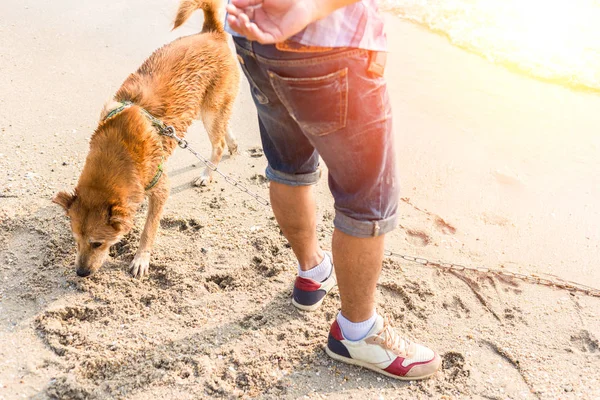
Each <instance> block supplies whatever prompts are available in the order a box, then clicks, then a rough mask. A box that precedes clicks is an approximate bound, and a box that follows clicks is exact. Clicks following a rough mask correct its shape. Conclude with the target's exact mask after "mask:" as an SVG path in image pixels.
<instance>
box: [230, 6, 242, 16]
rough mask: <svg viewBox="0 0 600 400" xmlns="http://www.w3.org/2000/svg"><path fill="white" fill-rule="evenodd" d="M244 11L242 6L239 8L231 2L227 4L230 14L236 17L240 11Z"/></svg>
mask: <svg viewBox="0 0 600 400" xmlns="http://www.w3.org/2000/svg"><path fill="white" fill-rule="evenodd" d="M241 12H242V10H241V9H240V8H237V7H236V6H234V5H231V4H227V13H228V14H230V15H235V16H236V17H237V16H238V15H240V13H241Z"/></svg>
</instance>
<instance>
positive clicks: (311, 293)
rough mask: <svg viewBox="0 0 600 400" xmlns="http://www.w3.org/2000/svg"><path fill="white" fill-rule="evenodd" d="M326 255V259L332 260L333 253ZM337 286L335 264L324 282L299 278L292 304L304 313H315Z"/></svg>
mask: <svg viewBox="0 0 600 400" xmlns="http://www.w3.org/2000/svg"><path fill="white" fill-rule="evenodd" d="M325 253H326V254H325V257H329V258H330V259H331V253H327V252H325ZM335 285H337V280H336V279H335V272H334V269H333V263H332V264H331V273H330V274H329V276H328V277H327V279H325V280H324V281H323V282H317V281H315V280H314V279H309V278H302V277H301V276H297V277H296V282H294V291H293V293H292V304H293V305H294V306H295V307H296V308H298V309H300V310H302V311H315V310H316V309H317V308H319V306H320V305H321V303H322V302H323V299H324V298H325V296H326V295H327V293H329V292H330V291H331V289H333V288H334V287H335Z"/></svg>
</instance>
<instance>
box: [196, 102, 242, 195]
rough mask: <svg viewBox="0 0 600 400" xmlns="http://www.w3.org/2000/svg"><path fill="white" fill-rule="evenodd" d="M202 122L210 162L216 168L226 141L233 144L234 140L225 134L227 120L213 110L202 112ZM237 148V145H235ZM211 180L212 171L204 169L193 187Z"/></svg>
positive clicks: (207, 168) (204, 184)
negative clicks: (208, 144) (230, 141)
mask: <svg viewBox="0 0 600 400" xmlns="http://www.w3.org/2000/svg"><path fill="white" fill-rule="evenodd" d="M202 122H203V123H204V128H205V129H206V132H208V137H209V139H210V142H211V144H212V154H211V157H210V162H211V163H212V164H213V165H214V166H215V167H216V166H217V165H218V164H219V162H220V161H221V158H222V157H223V152H224V151H225V144H226V142H227V141H228V140H232V144H234V143H235V139H234V138H233V136H232V135H229V134H228V132H227V129H228V128H227V120H226V119H225V118H223V115H222V114H219V112H218V111H214V110H210V111H208V110H206V111H205V110H202ZM235 147H236V148H237V144H236V145H235ZM211 180H212V170H211V169H210V168H209V167H206V168H205V169H204V172H202V175H200V176H199V177H198V178H197V179H196V180H195V181H194V185H195V186H206V185H207V184H208V183H210V181H211Z"/></svg>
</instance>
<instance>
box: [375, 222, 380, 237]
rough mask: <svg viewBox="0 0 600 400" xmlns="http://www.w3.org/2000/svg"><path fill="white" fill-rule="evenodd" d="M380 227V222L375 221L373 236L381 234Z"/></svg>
mask: <svg viewBox="0 0 600 400" xmlns="http://www.w3.org/2000/svg"><path fill="white" fill-rule="evenodd" d="M380 229H381V228H380V227H379V222H378V221H375V222H373V237H377V236H379V230H380Z"/></svg>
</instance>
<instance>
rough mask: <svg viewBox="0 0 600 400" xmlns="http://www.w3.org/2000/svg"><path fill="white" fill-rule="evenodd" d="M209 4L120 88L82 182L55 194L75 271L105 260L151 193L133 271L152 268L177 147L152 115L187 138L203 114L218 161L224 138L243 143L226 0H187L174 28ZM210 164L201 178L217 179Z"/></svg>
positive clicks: (90, 269)
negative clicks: (196, 28) (233, 122)
mask: <svg viewBox="0 0 600 400" xmlns="http://www.w3.org/2000/svg"><path fill="white" fill-rule="evenodd" d="M199 9H201V10H203V12H204V23H203V26H202V32H200V33H198V34H195V35H191V36H186V37H182V38H179V39H177V40H175V41H173V42H171V43H169V44H167V45H165V46H164V47H162V48H159V49H158V50H156V51H155V52H154V53H153V54H152V55H151V56H150V57H149V58H148V59H147V60H146V61H145V62H144V63H143V64H142V66H141V67H140V68H139V69H138V70H137V71H136V72H135V73H133V74H131V75H130V76H129V77H128V78H127V79H126V80H125V82H124V83H123V85H122V86H121V87H120V89H119V90H118V91H117V93H116V95H115V96H114V99H113V100H111V101H110V102H108V103H107V104H106V105H105V106H104V109H103V110H102V112H101V115H100V122H99V124H98V127H97V128H96V130H95V132H94V134H93V135H92V138H91V140H90V150H89V153H88V155H87V159H86V161H85V165H84V167H83V171H82V173H81V176H80V178H79V181H78V183H77V186H76V187H75V188H74V190H72V191H71V192H65V191H62V192H59V193H57V194H56V195H55V196H54V198H53V199H52V201H53V202H54V203H56V204H59V205H60V206H62V207H63V208H64V210H65V211H66V214H67V216H68V217H69V219H70V223H71V230H72V233H73V237H74V239H75V242H76V243H77V258H76V261H75V266H76V272H77V275H79V276H82V277H84V276H88V275H91V274H92V273H94V272H96V271H97V270H98V269H99V268H100V267H101V266H102V264H103V263H104V261H105V259H106V257H107V255H108V252H109V249H110V247H111V246H112V245H114V244H115V243H117V242H119V240H120V239H121V238H122V237H123V236H124V235H125V234H127V233H128V232H129V231H130V230H131V229H132V227H133V217H134V215H135V213H136V211H137V209H138V208H139V206H140V205H141V203H142V202H143V201H144V199H145V198H146V197H147V198H148V214H147V218H146V222H145V225H144V230H143V232H142V235H141V239H140V244H139V248H138V250H137V252H136V255H135V257H134V259H133V261H132V262H131V265H130V272H131V274H132V275H133V276H134V277H137V278H141V277H143V276H144V275H145V274H147V273H148V268H149V264H150V253H151V250H152V245H153V243H154V239H155V236H156V232H157V230H158V225H159V222H160V218H161V215H162V212H163V207H164V205H165V202H166V200H167V198H168V196H169V190H170V188H169V183H168V177H167V174H166V172H164V171H163V167H162V164H163V162H164V160H166V158H167V157H168V156H169V155H171V153H172V152H173V150H174V149H175V148H176V147H177V143H176V141H175V140H174V139H172V138H169V137H167V136H163V135H161V134H160V132H159V130H158V129H157V127H156V126H155V124H154V122H156V121H157V120H159V121H162V123H164V124H165V125H167V126H172V127H173V128H174V129H175V131H176V132H177V135H178V136H180V137H183V134H184V133H185V132H186V130H187V129H188V127H189V126H190V125H191V124H192V122H193V121H194V119H197V118H199V117H201V119H202V122H203V123H204V127H205V128H206V131H207V132H208V136H209V138H210V141H211V143H212V155H211V158H210V160H211V162H212V163H213V164H215V165H217V164H218V163H219V161H220V160H221V157H222V155H223V152H224V151H225V146H227V148H228V149H229V152H230V153H231V154H234V153H236V152H237V143H236V140H235V138H234V136H233V134H232V132H231V129H230V128H229V119H230V116H231V112H232V108H233V103H234V101H235V97H236V95H237V93H238V85H239V70H238V66H237V60H236V59H235V57H234V55H233V53H232V52H231V50H230V48H229V45H228V43H227V35H226V33H225V31H224V28H223V23H222V22H221V20H220V18H219V0H183V1H181V3H180V5H179V9H178V11H177V15H176V18H175V22H174V27H173V29H176V28H178V27H179V26H181V25H182V24H183V23H184V22H185V21H186V20H187V19H188V18H189V17H190V16H191V15H192V13H194V12H195V11H196V10H199ZM211 172H212V171H211V170H210V169H209V168H208V167H207V168H206V170H205V171H204V172H203V173H202V175H201V176H200V177H199V178H198V179H196V181H195V182H194V184H195V185H205V184H207V183H209V182H210V180H211Z"/></svg>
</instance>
